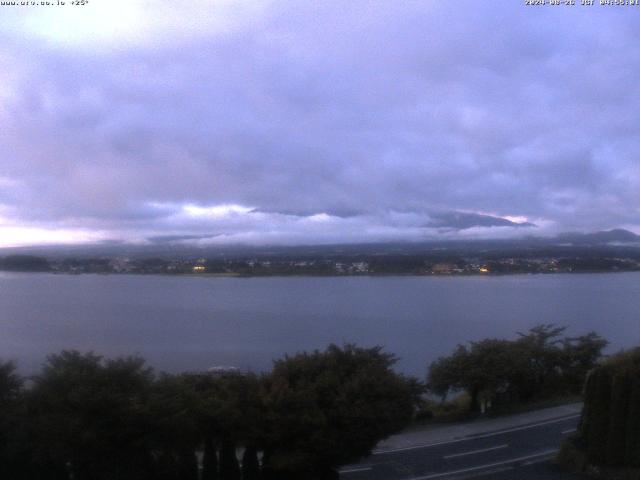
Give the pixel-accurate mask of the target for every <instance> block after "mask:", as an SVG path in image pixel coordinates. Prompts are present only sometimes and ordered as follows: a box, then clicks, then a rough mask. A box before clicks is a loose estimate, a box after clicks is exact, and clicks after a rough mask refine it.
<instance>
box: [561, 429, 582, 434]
mask: <svg viewBox="0 0 640 480" xmlns="http://www.w3.org/2000/svg"><path fill="white" fill-rule="evenodd" d="M577 430H578V429H577V428H570V429H569V430H563V431H562V432H560V434H561V435H566V434H567V433H573V432H575V431H577Z"/></svg>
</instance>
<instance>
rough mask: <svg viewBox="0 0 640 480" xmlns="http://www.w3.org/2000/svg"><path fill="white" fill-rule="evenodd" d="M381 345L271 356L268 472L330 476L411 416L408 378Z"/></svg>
mask: <svg viewBox="0 0 640 480" xmlns="http://www.w3.org/2000/svg"><path fill="white" fill-rule="evenodd" d="M394 362H395V357H394V356H393V355H390V354H387V353H384V352H382V349H381V348H380V347H375V348H369V349H366V348H358V347H356V346H354V345H346V346H345V347H343V348H340V347H337V346H335V345H331V346H329V347H328V348H327V350H325V351H324V352H320V351H315V352H313V353H300V354H297V355H295V356H292V357H289V356H287V357H285V358H284V359H282V360H278V361H276V362H275V364H274V367H273V371H272V373H271V375H270V376H269V377H268V378H267V379H266V381H265V393H264V400H265V407H266V410H267V418H268V422H269V423H268V429H267V431H266V438H265V440H264V447H265V457H264V458H263V463H264V464H265V465H266V467H267V468H266V470H267V473H268V475H273V474H274V473H277V475H278V478H307V479H316V478H318V479H320V478H330V477H332V476H334V475H335V468H336V467H338V466H339V465H342V464H345V463H349V462H352V461H354V460H357V459H359V458H361V457H363V456H365V455H367V454H369V453H370V452H371V449H372V448H373V447H374V446H375V445H376V443H377V442H378V441H380V440H381V439H383V438H385V437H387V436H389V435H390V434H392V433H394V432H396V431H398V430H400V429H402V428H403V427H404V426H406V425H407V423H408V422H409V421H410V419H411V417H412V414H413V411H414V405H415V403H416V401H417V398H416V397H415V395H414V393H415V392H414V388H413V387H414V385H415V384H414V383H412V382H409V381H408V380H407V379H406V378H404V377H402V376H400V375H398V374H396V373H395V372H394V371H393V370H392V369H391V367H392V365H393V364H394Z"/></svg>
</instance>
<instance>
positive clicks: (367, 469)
mask: <svg viewBox="0 0 640 480" xmlns="http://www.w3.org/2000/svg"><path fill="white" fill-rule="evenodd" d="M369 470H371V467H358V468H348V469H346V470H340V471H339V472H338V473H340V474H343V473H356V472H368V471H369Z"/></svg>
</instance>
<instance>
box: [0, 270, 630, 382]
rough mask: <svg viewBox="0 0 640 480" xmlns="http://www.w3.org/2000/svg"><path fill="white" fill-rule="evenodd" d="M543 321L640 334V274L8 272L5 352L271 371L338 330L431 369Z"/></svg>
mask: <svg viewBox="0 0 640 480" xmlns="http://www.w3.org/2000/svg"><path fill="white" fill-rule="evenodd" d="M541 322H555V323H559V324H562V325H567V326H568V327H569V330H568V333H569V334H572V335H573V334H576V335H577V334H582V333H585V332H587V331H590V330H595V331H597V332H598V333H600V334H601V335H603V336H605V337H606V338H607V339H609V340H610V341H611V344H612V347H611V348H612V349H619V348H623V347H630V346H633V345H640V273H618V274H585V275H522V276H520V275H516V276H503V277H454V278H443V277H436V278H434V277H373V278H372V277H346V278H345V277H342V278H313V277H302V278H300V277H283V278H205V277H201V278H196V277H169V276H134V275H131V276H130V275H104V276H103V275H77V276H71V275H49V274H26V273H25V274H22V273H18V274H14V273H0V357H3V358H13V359H15V360H17V361H18V363H19V365H20V367H21V370H22V371H24V372H30V371H33V370H35V369H37V368H38V366H39V365H40V364H41V362H42V361H43V359H44V357H45V356H46V354H48V353H52V352H57V351H60V350H61V349H65V348H76V349H81V350H93V351H95V352H98V353H102V354H105V355H125V354H132V353H139V354H141V355H143V356H144V357H145V358H147V359H148V360H149V362H150V363H151V364H152V365H153V366H155V367H157V368H159V369H162V370H168V371H180V370H197V369H204V368H208V367H210V366H213V365H235V366H239V367H242V368H252V369H254V370H261V369H266V368H268V367H269V366H270V364H271V361H272V360H273V359H274V358H277V357H279V356H281V355H283V354H284V353H294V352H296V351H299V350H308V349H314V348H323V347H324V346H326V345H327V344H329V343H330V342H337V343H343V342H356V343H358V344H360V345H367V346H370V345H377V344H380V345H384V346H385V347H386V349H387V350H389V351H391V352H394V353H396V354H397V355H398V356H399V357H400V361H399V363H398V369H399V370H401V371H404V372H407V373H411V374H416V375H420V376H422V375H424V373H425V371H426V365H427V363H428V362H429V361H431V360H433V359H435V358H436V357H438V356H439V355H443V354H446V353H448V352H449V351H450V350H451V349H452V348H453V347H454V346H455V345H456V344H457V343H460V342H464V341H468V340H475V339H480V338H484V337H488V336H497V337H513V336H515V332H516V331H522V330H526V329H527V328H529V327H531V326H533V325H536V324H538V323H541Z"/></svg>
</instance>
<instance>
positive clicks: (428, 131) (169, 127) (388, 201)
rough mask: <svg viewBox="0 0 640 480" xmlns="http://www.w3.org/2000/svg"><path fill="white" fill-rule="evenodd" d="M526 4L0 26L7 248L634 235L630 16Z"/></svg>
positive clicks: (47, 19)
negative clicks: (622, 230)
mask: <svg viewBox="0 0 640 480" xmlns="http://www.w3.org/2000/svg"><path fill="white" fill-rule="evenodd" d="M241 3H242V5H241ZM521 3H522V2H513V1H508V0H507V1H504V2H491V3H490V4H488V3H487V2H476V1H468V2H465V1H462V2H455V3H451V2H371V1H367V2H297V1H292V2H277V3H276V2H274V3H271V2H261V3H250V2H226V1H221V2H209V1H204V0H196V1H194V2H189V8H186V7H178V6H177V5H176V4H173V3H172V2H162V1H160V0H158V1H152V0H139V1H138V2H124V1H120V0H92V2H90V5H89V6H86V7H77V8H76V7H69V6H68V8H67V7H65V8H62V7H50V8H48V9H46V8H44V7H42V8H41V7H6V6H5V7H0V8H2V9H3V10H2V12H0V13H1V15H0V18H1V20H0V22H2V23H0V26H1V30H0V32H1V33H0V39H1V40H2V43H3V46H4V48H3V49H2V50H1V51H0V82H1V85H2V90H1V91H0V122H1V125H2V130H1V132H0V155H1V156H2V157H1V158H2V161H1V162H0V245H10V244H28V243H42V242H46V241H48V240H51V241H56V242H78V241H95V240H101V239H125V240H128V241H145V239H152V241H168V240H167V239H178V238H179V239H182V240H183V241H192V242H205V243H206V242H251V243H309V242H335V241H370V240H392V239H412V240H415V239H422V238H428V237H432V236H442V235H444V236H460V235H464V236H467V237H469V236H482V237H495V236H505V235H521V234H531V233H536V234H544V233H550V232H556V231H562V230H574V229H578V230H594V229H605V228H612V227H626V228H630V229H635V230H636V231H638V228H640V166H639V164H640V162H639V160H638V152H640V136H639V133H640V121H639V120H640V118H639V117H640V108H638V107H639V106H640V102H639V100H640V84H638V82H637V78H638V75H639V74H640V50H638V49H637V48H634V45H636V43H637V42H638V40H639V37H640V28H639V27H640V17H639V16H638V15H640V9H638V8H634V7H618V8H613V7H608V8H607V7H601V6H597V5H596V6H593V7H581V6H575V7H568V8H567V7H550V6H548V7H544V8H542V7H538V8H532V7H525V6H523V5H522V4H521ZM534 225H535V226H534ZM153 239H155V240H153ZM158 239H159V240H158Z"/></svg>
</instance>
